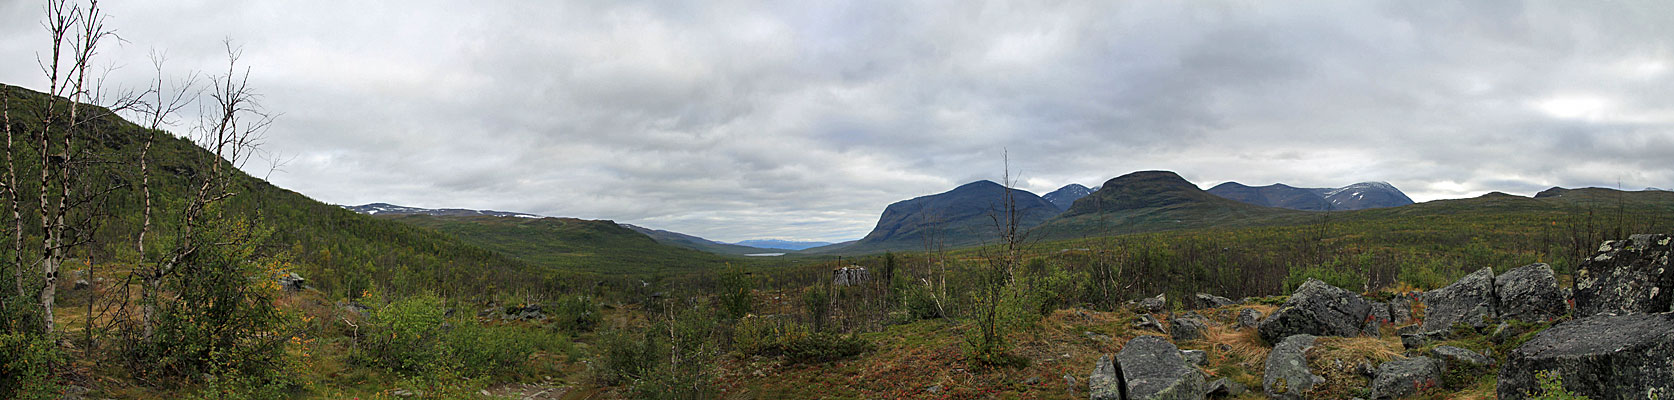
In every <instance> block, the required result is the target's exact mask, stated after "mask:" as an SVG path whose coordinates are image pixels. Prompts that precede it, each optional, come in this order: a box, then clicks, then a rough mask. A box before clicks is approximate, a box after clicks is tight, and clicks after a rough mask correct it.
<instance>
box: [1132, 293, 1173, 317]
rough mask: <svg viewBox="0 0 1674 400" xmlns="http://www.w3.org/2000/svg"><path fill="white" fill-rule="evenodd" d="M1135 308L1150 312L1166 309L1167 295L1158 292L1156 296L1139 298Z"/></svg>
mask: <svg viewBox="0 0 1674 400" xmlns="http://www.w3.org/2000/svg"><path fill="white" fill-rule="evenodd" d="M1137 308H1138V309H1139V312H1144V313H1152V314H1155V313H1160V312H1162V311H1163V310H1165V309H1168V297H1166V296H1164V293H1158V294H1157V297H1147V298H1145V299H1144V300H1140V301H1139V304H1138V306H1137Z"/></svg>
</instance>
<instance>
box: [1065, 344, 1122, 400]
mask: <svg viewBox="0 0 1674 400" xmlns="http://www.w3.org/2000/svg"><path fill="white" fill-rule="evenodd" d="M1071 379H1072V380H1071V382H1070V386H1071V387H1074V386H1075V382H1074V381H1073V379H1074V378H1073V377H1071ZM1087 394H1088V395H1090V396H1092V400H1125V399H1127V393H1126V388H1124V387H1123V385H1122V371H1121V370H1118V369H1116V362H1115V361H1114V360H1113V359H1112V358H1110V355H1109V354H1106V355H1102V356H1099V361H1098V363H1097V364H1093V373H1092V374H1090V375H1087Z"/></svg>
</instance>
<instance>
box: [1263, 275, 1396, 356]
mask: <svg viewBox="0 0 1674 400" xmlns="http://www.w3.org/2000/svg"><path fill="white" fill-rule="evenodd" d="M1370 312H1371V306H1370V305H1368V304H1367V303H1366V299H1364V298H1361V297H1360V295H1358V294H1354V293H1352V292H1349V291H1347V290H1343V289H1342V288H1338V287H1335V286H1331V285H1329V284H1326V283H1325V282H1321V281H1319V280H1317V279H1309V280H1308V281H1307V282H1303V283H1302V286H1300V287H1298V288H1296V293H1295V294H1292V295H1290V299H1289V300H1286V301H1285V303H1284V305H1282V306H1280V307H1279V309H1278V310H1277V311H1274V312H1273V315H1271V316H1268V317H1267V319H1265V320H1262V321H1261V326H1260V327H1258V328H1256V332H1257V333H1259V334H1261V339H1262V340H1266V341H1267V342H1268V343H1277V342H1278V341H1279V340H1281V339H1284V338H1286V337H1289V336H1291V335H1296V334H1309V335H1318V336H1355V335H1359V334H1360V330H1361V328H1362V327H1363V325H1364V323H1365V321H1366V315H1368V314H1369V313H1370Z"/></svg>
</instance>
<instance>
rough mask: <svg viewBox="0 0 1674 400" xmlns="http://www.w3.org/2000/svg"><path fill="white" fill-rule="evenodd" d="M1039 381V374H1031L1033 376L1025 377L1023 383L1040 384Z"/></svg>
mask: <svg viewBox="0 0 1674 400" xmlns="http://www.w3.org/2000/svg"><path fill="white" fill-rule="evenodd" d="M1039 383H1040V377H1038V376H1031V377H1029V379H1024V380H1023V384H1025V385H1034V384H1039Z"/></svg>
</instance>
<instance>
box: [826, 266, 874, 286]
mask: <svg viewBox="0 0 1674 400" xmlns="http://www.w3.org/2000/svg"><path fill="white" fill-rule="evenodd" d="M871 278H872V274H871V273H868V272H866V267H862V266H859V265H850V266H847V267H843V268H838V269H834V270H831V284H833V285H837V286H854V285H859V284H862V283H866V281H868V280H871Z"/></svg>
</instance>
